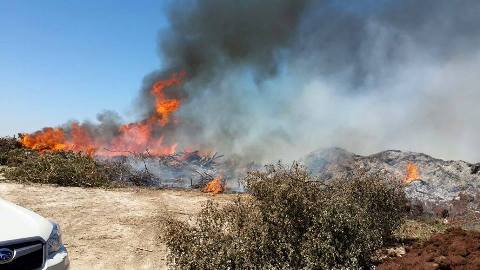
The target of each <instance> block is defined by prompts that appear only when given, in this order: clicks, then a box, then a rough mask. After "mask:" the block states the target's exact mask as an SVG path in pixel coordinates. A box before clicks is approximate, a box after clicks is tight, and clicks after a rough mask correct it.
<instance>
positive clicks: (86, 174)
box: [0, 137, 151, 187]
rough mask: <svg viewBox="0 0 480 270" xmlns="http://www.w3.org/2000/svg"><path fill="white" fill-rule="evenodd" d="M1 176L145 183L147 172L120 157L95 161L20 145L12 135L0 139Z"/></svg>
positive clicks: (63, 182) (80, 183) (90, 183)
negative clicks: (2, 167)
mask: <svg viewBox="0 0 480 270" xmlns="http://www.w3.org/2000/svg"><path fill="white" fill-rule="evenodd" d="M0 165H2V166H7V167H9V169H7V170H5V173H4V176H5V178H6V179H8V180H9V181H13V182H19V183H40V184H56V185H60V186H76V187H116V186H126V185H135V186H146V185H148V183H149V181H150V177H151V175H150V174H149V173H148V171H146V170H137V169H134V168H132V166H131V165H130V164H129V163H128V162H127V161H126V160H122V159H117V160H113V159H111V160H99V159H96V158H94V157H92V156H89V155H87V154H84V153H76V152H71V151H41V152H40V151H37V150H32V149H28V148H24V147H22V145H21V144H20V143H19V141H18V140H17V139H16V138H15V137H3V138H0Z"/></svg>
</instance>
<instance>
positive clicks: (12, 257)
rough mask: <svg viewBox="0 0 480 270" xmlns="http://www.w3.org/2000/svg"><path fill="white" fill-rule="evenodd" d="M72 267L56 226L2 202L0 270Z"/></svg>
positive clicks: (61, 268)
mask: <svg viewBox="0 0 480 270" xmlns="http://www.w3.org/2000/svg"><path fill="white" fill-rule="evenodd" d="M69 264H70V262H69V260H68V253H67V250H66V249H65V246H64V245H63V243H62V237H61V233H60V228H59V226H58V225H57V224H55V223H54V222H51V221H49V220H47V219H45V218H43V217H41V216H39V215H37V214H35V213H34V212H32V211H30V210H27V209H25V208H22V207H20V206H18V205H15V204H13V203H10V202H8V201H5V200H3V199H1V198H0V269H2V270H10V269H15V270H35V269H42V270H43V269H48V270H57V269H58V270H64V269H68V267H69Z"/></svg>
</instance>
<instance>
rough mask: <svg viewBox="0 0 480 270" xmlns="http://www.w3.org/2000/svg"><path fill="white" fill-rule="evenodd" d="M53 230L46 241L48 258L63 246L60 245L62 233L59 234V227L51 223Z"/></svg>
mask: <svg viewBox="0 0 480 270" xmlns="http://www.w3.org/2000/svg"><path fill="white" fill-rule="evenodd" d="M52 224H53V229H52V232H51V233H50V237H48V240H47V254H48V256H50V255H52V254H54V253H56V252H58V251H59V250H60V249H61V248H62V246H63V244H62V233H61V232H60V226H58V224H56V223H53V222H52Z"/></svg>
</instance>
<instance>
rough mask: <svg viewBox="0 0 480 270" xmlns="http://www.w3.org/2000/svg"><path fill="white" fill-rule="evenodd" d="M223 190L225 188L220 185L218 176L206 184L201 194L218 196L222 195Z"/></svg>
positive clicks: (220, 178) (220, 180)
mask: <svg viewBox="0 0 480 270" xmlns="http://www.w3.org/2000/svg"><path fill="white" fill-rule="evenodd" d="M224 189H225V186H224V185H223V183H222V177H221V176H219V177H217V178H215V179H213V180H212V181H210V182H208V183H207V185H206V186H205V187H204V188H203V189H202V191H203V192H206V193H213V194H218V193H222V192H223V191H224Z"/></svg>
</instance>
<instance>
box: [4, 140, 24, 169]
mask: <svg viewBox="0 0 480 270" xmlns="http://www.w3.org/2000/svg"><path fill="white" fill-rule="evenodd" d="M22 150H23V148H22V146H21V144H20V142H19V141H18V140H17V139H16V138H15V137H0V165H7V166H11V165H15V164H16V159H17V156H18V155H21V154H22V152H23V151H22Z"/></svg>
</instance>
